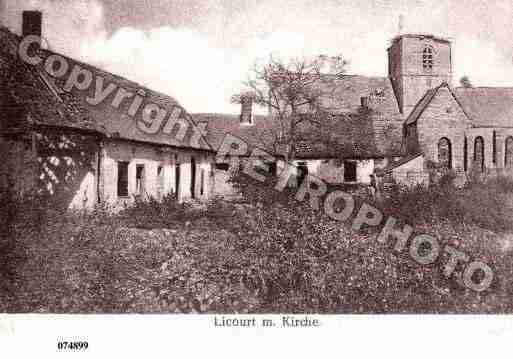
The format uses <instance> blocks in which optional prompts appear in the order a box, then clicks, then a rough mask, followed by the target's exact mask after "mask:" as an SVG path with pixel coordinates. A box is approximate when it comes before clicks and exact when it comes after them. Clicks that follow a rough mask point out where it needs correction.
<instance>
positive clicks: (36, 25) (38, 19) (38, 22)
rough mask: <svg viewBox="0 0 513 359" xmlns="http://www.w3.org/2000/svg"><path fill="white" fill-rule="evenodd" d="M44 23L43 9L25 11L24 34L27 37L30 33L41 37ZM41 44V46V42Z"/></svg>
mask: <svg viewBox="0 0 513 359" xmlns="http://www.w3.org/2000/svg"><path fill="white" fill-rule="evenodd" d="M42 23H43V14H42V13H41V11H37V10H31V11H27V10H25V11H23V24H22V36H23V37H25V36H29V35H35V36H39V37H41V35H42ZM39 46H41V42H40V43H39ZM39 46H38V47H39Z"/></svg>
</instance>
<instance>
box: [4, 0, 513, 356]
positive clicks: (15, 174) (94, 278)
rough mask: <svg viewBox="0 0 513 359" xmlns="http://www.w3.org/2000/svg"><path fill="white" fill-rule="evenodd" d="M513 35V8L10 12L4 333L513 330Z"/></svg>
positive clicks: (420, 4)
mask: <svg viewBox="0 0 513 359" xmlns="http://www.w3.org/2000/svg"><path fill="white" fill-rule="evenodd" d="M512 39H513V2H511V1H507V0H498V1H494V2H487V1H482V0H481V1H479V0H465V1H461V0H460V1H456V0H440V1H424V0H408V1H407V0H389V1H386V0H361V1H358V0H323V1H311V0H284V1H273V0H260V1H257V0H156V1H150V0H67V1H64V0H62V1H59V0H0V106H1V109H0V114H1V119H0V156H1V158H0V223H1V228H2V231H1V234H0V313H2V317H0V333H7V332H9V330H10V329H6V328H10V325H13V328H16V324H15V322H10V321H9V320H10V319H8V318H15V316H16V315H22V314H23V315H40V314H45V315H52V316H53V315H74V316H69V317H68V316H65V317H66V318H78V317H77V315H116V316H113V318H119V317H120V316H118V315H119V314H143V316H142V318H143V319H142V320H145V319H144V318H149V317H153V315H158V316H157V317H155V318H160V319H155V320H161V319H162V320H167V321H171V322H172V321H173V320H178V319H176V318H182V319H180V321H181V322H186V321H187V320H188V319H187V318H191V319H190V320H198V321H203V320H204V319H205V318H208V319H207V320H206V321H207V322H208V324H200V325H197V326H196V325H195V327H196V328H198V327H203V328H205V327H208V328H210V330H224V329H223V328H231V329H229V330H232V329H234V328H237V330H244V329H243V328H248V329H247V330H250V329H249V328H256V327H258V328H260V329H263V328H267V327H269V328H274V327H279V328H281V329H282V330H284V331H286V330H287V328H308V330H328V329H327V328H328V327H330V328H331V326H334V325H335V324H334V323H335V322H330V320H334V321H337V323H340V321H341V320H342V319H341V318H342V316H341V315H355V314H360V315H362V314H363V316H356V317H360V318H369V320H377V318H380V317H382V318H383V319H381V320H383V321H386V320H396V319H385V318H391V317H394V318H397V316H395V315H397V314H403V315H407V316H404V320H408V319H407V318H410V317H412V315H415V318H417V319H418V320H419V321H422V320H423V319H422V318H426V321H428V319H427V318H436V319H435V320H441V322H440V323H439V325H440V327H442V326H444V325H446V324H443V323H445V322H443V321H444V319H443V318H449V316H448V315H457V316H455V317H458V318H461V317H465V318H475V319H473V320H472V321H471V322H472V323H475V324H477V323H479V320H480V319H478V318H486V317H488V315H491V316H494V315H501V317H502V318H504V319H506V318H507V319H508V320H507V321H506V322H504V323H505V324H504V323H503V324H502V326H501V327H500V328H499V329H495V330H496V332H493V331H492V332H493V333H495V336H496V337H500V336H501V335H504V334H508V333H509V334H508V335H509V337H510V338H511V333H513V320H512V317H510V316H508V314H512V313H513V276H512V275H513V260H512V254H513V41H512ZM183 314H187V316H185V317H184V316H183ZM198 314H205V315H207V316H208V317H203V316H198ZM463 314H464V316H460V315H463ZM484 314H486V316H483V315H484ZM9 315H14V317H10V316H9ZM161 315H162V316H163V317H161ZM381 315H384V316H381ZM433 315H434V316H433ZM469 315H470V316H469ZM474 315H479V316H474ZM52 316H43V318H45V320H46V321H48V322H50V321H51V318H53V317H52ZM367 316H368V317H367ZM451 317H452V316H451ZM34 318H36V317H34ZM99 318H105V317H101V316H100V317H99ZM125 318H133V317H132V316H125ZM174 318H175V319H174ZM329 318H333V319H329ZM344 318H346V317H344ZM347 318H353V317H352V316H349V317H347ZM77 320H78V319H77ZM98 320H102V319H98ZM113 320H115V319H113ZM120 320H121V319H120ZM123 320H125V319H123ZM126 320H129V319H126ZM347 320H348V321H349V322H348V324H347V328H346V329H344V330H347V331H350V327H349V325H350V324H349V323H352V320H353V319H347ZM354 320H355V319H354ZM455 320H456V319H455ZM483 320H486V319H483ZM342 321H343V320H342ZM79 322H81V320H80V321H79ZM6 323H7V324H6ZM9 323H10V324H9ZM13 323H14V324H13ZM190 323H192V322H190ZM330 323H331V324H330ZM399 323H401V322H399ZM405 323H409V322H405ZM464 323H465V322H463V323H460V324H461V325H462V327H464V326H465V324H464ZM130 325H132V324H126V326H127V327H128V326H130ZM162 325H166V324H162ZM340 325H344V324H340ZM355 325H356V324H355ZM404 325H406V324H397V327H403V328H402V329H403V330H404ZM98 327H101V325H98ZM379 327H380V328H381V327H382V324H380V325H379ZM433 327H435V328H436V326H434V325H432V326H431V328H433ZM34 328H35V327H34ZM141 328H142V327H141ZM216 328H217V329H216ZM315 328H318V329H315ZM322 328H324V329H322ZM501 328H502V329H501ZM13 330H14V332H15V331H16V330H15V329H13ZM176 330H178V329H176ZM191 330H192V329H191ZM227 330H228V329H227ZM268 330H274V329H268ZM305 330H307V329H305ZM383 330H384V331H387V330H386V329H383ZM437 330H438V329H434V330H433V331H435V332H436V331H437ZM456 331H457V330H456ZM14 332H13V333H14ZM330 332H331V329H330ZM332 333H335V332H332ZM493 333H492V334H493ZM59 335H64V334H63V333H60V334H59ZM301 335H306V334H305V333H303V334H301ZM90 345H91V343H89V341H88V340H86V339H84V340H78V339H77V340H64V339H63V340H60V341H55V342H52V343H51V346H52V348H54V347H55V350H57V351H74V352H76V351H87V350H90V349H88V347H89V346H90ZM95 357H96V356H95Z"/></svg>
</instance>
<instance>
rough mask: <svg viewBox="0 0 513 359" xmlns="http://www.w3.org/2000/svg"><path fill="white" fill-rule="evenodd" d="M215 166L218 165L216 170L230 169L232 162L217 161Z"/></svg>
mask: <svg viewBox="0 0 513 359" xmlns="http://www.w3.org/2000/svg"><path fill="white" fill-rule="evenodd" d="M215 167H216V170H220V171H228V170H229V169H230V164H229V163H216V164H215Z"/></svg>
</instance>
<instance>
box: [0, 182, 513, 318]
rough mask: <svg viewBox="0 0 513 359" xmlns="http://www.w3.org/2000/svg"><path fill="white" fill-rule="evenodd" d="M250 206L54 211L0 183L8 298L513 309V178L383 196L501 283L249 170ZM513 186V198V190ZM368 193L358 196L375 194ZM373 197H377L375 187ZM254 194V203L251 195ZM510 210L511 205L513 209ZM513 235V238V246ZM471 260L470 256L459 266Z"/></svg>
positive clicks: (149, 305) (146, 205)
mask: <svg viewBox="0 0 513 359" xmlns="http://www.w3.org/2000/svg"><path fill="white" fill-rule="evenodd" d="M235 181H236V183H237V186H238V188H239V189H240V190H241V191H242V193H243V196H244V197H245V198H246V199H247V203H248V204H233V203H232V204H229V203H223V202H220V201H214V202H213V203H211V204H209V205H208V206H207V207H206V208H200V209H197V208H194V207H192V206H190V205H181V204H176V202H175V201H174V199H173V198H172V197H168V198H165V199H164V200H163V201H162V202H158V201H155V200H151V201H149V202H136V204H135V205H134V206H133V207H131V208H128V209H126V210H124V211H122V212H121V213H119V214H118V215H113V214H109V213H108V212H107V211H106V209H104V208H97V209H96V210H95V211H94V212H92V213H82V212H79V213H64V212H56V211H54V210H52V209H50V208H47V207H46V206H44V205H43V203H44V202H42V201H35V200H34V199H33V198H27V199H20V198H14V197H13V196H12V195H10V194H2V196H3V197H2V201H3V203H5V204H6V205H7V206H8V207H7V208H8V209H9V210H5V211H2V215H3V217H2V218H1V221H2V224H3V226H4V228H7V230H6V231H5V233H4V234H3V235H2V243H1V246H0V250H1V251H2V253H1V256H0V258H1V259H2V272H1V274H0V275H1V276H2V278H0V279H1V282H0V283H1V284H0V285H1V287H0V290H1V297H0V310H1V311H8V312H255V313H258V312H320V313H342V312H353V313H354V312H444V313H447V312H474V313H475V312H511V311H512V309H513V303H512V299H511V298H513V280H512V279H511V278H513V276H512V274H513V265H512V263H511V260H510V253H511V252H510V249H509V247H508V245H511V242H512V240H513V239H512V238H511V234H507V233H508V231H511V229H512V223H511V219H510V218H511V214H510V212H508V211H509V210H510V209H511V198H512V197H513V182H512V181H510V180H506V179H497V180H494V181H492V182H489V183H487V184H480V183H472V184H470V185H469V186H467V187H465V188H463V189H460V190H454V189H453V188H451V187H449V186H445V185H443V184H440V185H439V186H436V187H431V188H430V189H422V188H418V189H415V190H410V191H406V190H404V189H403V190H400V189H396V190H395V191H396V193H395V194H394V196H391V197H390V199H387V200H385V201H384V202H383V203H380V204H379V205H380V206H382V208H383V210H384V211H385V212H386V213H387V214H391V215H394V216H396V217H397V218H399V219H400V220H401V221H402V223H405V222H408V223H410V224H412V225H414V227H415V230H416V231H418V232H423V233H429V234H432V235H435V236H437V237H438V238H439V239H440V241H441V243H442V244H445V243H450V244H451V245H453V246H456V247H457V248H459V249H460V250H462V251H464V252H465V253H468V254H469V255H471V256H472V257H473V258H478V259H481V260H485V261H487V262H488V263H490V264H491V265H492V266H493V268H494V271H495V279H494V282H493V284H492V286H491V288H490V289H488V290H487V291H485V292H482V293H480V294H478V293H475V292H472V291H470V290H468V289H466V288H465V287H464V286H463V285H462V284H461V279H460V278H459V276H458V275H455V276H453V277H451V278H445V277H444V276H443V266H444V265H445V263H446V259H447V258H445V257H444V255H442V257H441V259H440V260H439V261H437V262H436V263H435V264H433V265H430V266H423V267H421V266H419V265H418V264H417V263H415V262H413V261H412V260H411V259H410V258H409V255H408V253H407V251H405V252H406V253H397V252H394V251H393V249H392V248H391V247H392V246H393V243H392V242H391V243H389V244H387V245H383V244H379V243H378V242H377V241H376V240H375V234H376V233H375V231H374V232H373V231H372V229H370V230H366V231H364V232H361V233H356V232H353V231H352V230H351V229H350V226H349V225H348V224H350V223H349V222H348V223H340V222H336V221H332V220H330V219H329V218H327V217H326V216H325V215H324V214H323V213H321V212H318V211H314V210H312V209H311V208H309V206H308V204H307V203H299V202H297V201H295V200H294V199H293V197H292V195H293V193H292V192H288V191H284V192H282V193H280V194H277V192H275V191H274V190H272V189H271V188H269V186H267V187H266V186H262V185H261V184H259V183H256V182H255V181H252V180H249V179H247V178H245V179H243V178H237V179H235ZM506 198H510V200H508V201H506ZM363 200H364V199H363V198H362V199H361V200H359V201H358V202H360V201H363ZM367 200H368V199H367ZM249 203H251V204H249ZM508 208H509V209H508ZM508 243H510V244H508ZM457 272H459V273H460V272H461V268H459V267H458V268H457Z"/></svg>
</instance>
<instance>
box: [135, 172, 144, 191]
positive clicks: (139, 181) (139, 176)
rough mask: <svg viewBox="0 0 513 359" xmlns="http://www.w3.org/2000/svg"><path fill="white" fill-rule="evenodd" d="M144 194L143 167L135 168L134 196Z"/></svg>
mask: <svg viewBox="0 0 513 359" xmlns="http://www.w3.org/2000/svg"><path fill="white" fill-rule="evenodd" d="M143 193H144V165H136V166H135V194H136V195H142V194H143Z"/></svg>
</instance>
